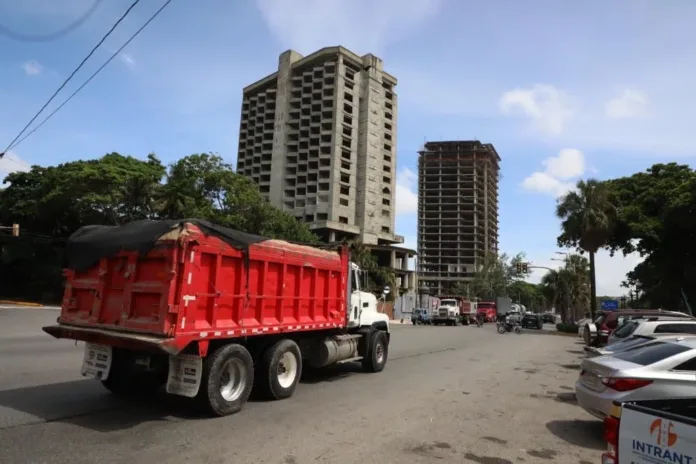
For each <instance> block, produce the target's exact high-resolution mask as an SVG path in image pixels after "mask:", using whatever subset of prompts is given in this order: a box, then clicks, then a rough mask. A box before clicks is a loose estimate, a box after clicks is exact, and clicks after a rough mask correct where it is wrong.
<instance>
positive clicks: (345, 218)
mask: <svg viewBox="0 0 696 464" xmlns="http://www.w3.org/2000/svg"><path fill="white" fill-rule="evenodd" d="M396 83H397V82H396V78H394V77H393V76H391V75H389V74H387V73H386V72H384V70H383V63H382V60H381V59H379V58H377V57H376V56H374V55H370V54H368V55H364V56H358V55H356V54H355V53H352V52H351V51H349V50H346V49H345V48H343V47H329V48H323V49H321V50H319V51H317V52H315V53H313V54H311V55H309V56H306V57H303V56H302V55H300V54H299V53H297V52H295V51H293V50H288V51H286V52H285V53H283V54H281V55H280V58H279V63H278V71H277V72H275V73H273V74H271V75H269V76H267V77H265V78H263V79H261V80H260V81H258V82H256V83H254V84H251V85H249V86H247V87H245V88H244V96H243V101H242V116H241V121H240V130H239V152H238V157H237V172H239V173H240V174H243V175H246V176H249V177H251V178H252V179H253V180H254V181H256V182H257V183H258V184H259V188H260V189H261V193H262V194H263V195H264V196H265V197H266V198H267V199H268V200H269V201H270V202H271V204H273V205H274V206H276V207H278V208H281V209H283V210H284V211H286V212H288V213H290V214H292V215H293V216H295V217H296V218H297V219H299V220H301V221H304V222H307V223H309V226H310V228H312V229H313V230H314V231H315V232H316V233H317V234H318V235H319V236H320V237H322V238H323V239H324V240H326V241H328V242H334V241H341V240H344V239H358V240H360V241H361V242H363V243H365V244H368V245H388V244H394V243H403V241H404V239H403V237H400V236H398V235H396V234H395V233H394V226H395V201H394V190H395V187H396V178H395V176H396V111H397V105H396V104H397V102H396V94H395V92H394V88H395V86H396Z"/></svg>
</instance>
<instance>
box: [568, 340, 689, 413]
mask: <svg viewBox="0 0 696 464" xmlns="http://www.w3.org/2000/svg"><path fill="white" fill-rule="evenodd" d="M575 394H576V397H577V400H578V404H579V405H580V406H581V407H582V408H583V409H584V410H585V411H587V412H589V413H590V414H592V415H593V416H595V417H598V418H600V419H604V418H605V417H606V416H607V415H608V414H609V412H610V410H611V406H612V403H613V402H614V401H619V402H624V401H637V400H652V399H663V398H684V397H694V396H696V336H682V337H676V338H674V339H668V340H661V339H660V340H654V341H651V342H649V343H644V344H640V345H638V346H634V347H632V348H628V349H626V350H622V351H618V352H615V353H613V354H611V355H606V356H599V357H596V358H587V359H584V360H583V362H582V365H581V371H580V377H579V378H578V381H577V382H576V383H575Z"/></svg>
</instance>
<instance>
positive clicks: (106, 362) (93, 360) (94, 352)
mask: <svg viewBox="0 0 696 464" xmlns="http://www.w3.org/2000/svg"><path fill="white" fill-rule="evenodd" d="M112 359H113V352H112V350H111V347H110V346H107V345H95V344H93V343H85V356H84V359H83V360H82V375H83V376H84V377H89V378H92V379H99V380H106V379H107V378H108V377H109V371H110V370H111V360H112Z"/></svg>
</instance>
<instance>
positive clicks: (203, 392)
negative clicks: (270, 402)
mask: <svg viewBox="0 0 696 464" xmlns="http://www.w3.org/2000/svg"><path fill="white" fill-rule="evenodd" d="M253 385H254V361H253V360H252V358H251V355H250V354H249V352H248V351H247V349H246V348H244V347H243V346H242V345H237V344H234V343H232V344H229V345H225V346H222V347H220V348H218V349H217V350H215V352H213V354H212V355H210V356H208V357H207V358H206V359H205V361H204V362H203V376H202V379H201V386H200V389H199V390H198V399H199V400H200V401H201V403H202V404H203V406H204V407H205V409H207V410H208V412H210V413H211V414H213V415H216V416H227V415H230V414H235V413H237V412H239V411H240V410H241V409H242V407H243V406H244V403H246V401H247V400H248V399H249V394H250V393H251V388H252V386H253Z"/></svg>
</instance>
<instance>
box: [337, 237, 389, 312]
mask: <svg viewBox="0 0 696 464" xmlns="http://www.w3.org/2000/svg"><path fill="white" fill-rule="evenodd" d="M346 245H348V246H349V247H350V254H351V260H352V261H353V262H354V263H355V264H357V265H358V266H360V269H362V270H364V271H367V278H368V282H367V291H370V292H373V293H375V294H377V295H379V294H381V293H382V289H384V287H385V286H388V287H389V288H390V289H392V291H391V292H389V294H388V295H387V298H386V299H387V301H393V300H394V299H395V298H396V297H397V296H398V295H397V294H396V288H395V287H396V274H395V273H394V270H393V269H390V268H388V267H383V266H379V263H378V261H377V258H376V257H375V255H373V254H372V253H371V252H370V249H369V247H367V246H366V245H365V244H363V243H361V242H359V241H349V242H346Z"/></svg>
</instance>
